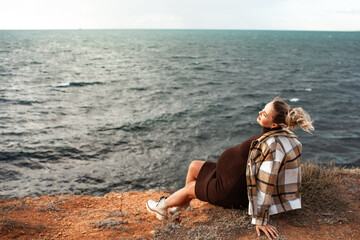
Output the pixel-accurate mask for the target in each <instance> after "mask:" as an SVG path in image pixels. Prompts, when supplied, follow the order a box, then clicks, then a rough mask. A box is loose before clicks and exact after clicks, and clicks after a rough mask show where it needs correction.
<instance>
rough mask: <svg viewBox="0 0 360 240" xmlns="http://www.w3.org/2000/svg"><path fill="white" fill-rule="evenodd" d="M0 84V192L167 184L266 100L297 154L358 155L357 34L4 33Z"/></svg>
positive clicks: (179, 179)
mask: <svg viewBox="0 0 360 240" xmlns="http://www.w3.org/2000/svg"><path fill="white" fill-rule="evenodd" d="M0 83H1V84H0V197H8V198H13V197H14V198H16V197H27V196H39V195H44V194H86V195H93V196H103V195H104V194H107V193H109V192H120V191H143V190H149V189H158V190H169V191H173V190H176V189H178V188H180V187H182V186H183V185H184V183H185V177H186V173H187V169H188V165H189V164H190V163H191V161H192V160H204V161H216V160H217V158H218V157H219V156H220V154H221V153H222V152H223V151H224V150H226V149H227V148H230V147H233V146H236V145H238V144H241V143H242V142H243V141H244V140H246V139H247V138H249V137H250V136H253V135H255V134H258V133H260V132H261V131H262V128H261V127H260V125H259V124H258V123H257V122H256V119H257V116H258V112H259V111H260V110H262V109H263V107H264V106H265V105H266V103H268V102H270V101H271V100H272V99H273V98H274V97H276V96H280V97H281V98H283V99H284V100H286V101H287V102H288V103H289V104H290V105H291V106H292V107H302V108H303V109H305V110H306V111H307V112H308V113H309V114H310V116H311V118H312V120H313V121H314V122H313V124H314V127H315V131H314V132H313V134H309V133H306V132H304V131H302V130H301V129H300V128H299V129H297V130H295V131H294V133H295V134H296V135H297V136H298V137H299V140H300V142H301V143H302V145H303V155H302V161H303V162H307V161H317V162H320V163H324V164H326V163H330V162H332V163H335V164H336V165H342V166H347V167H348V166H350V167H351V166H359V165H360V157H359V156H360V128H359V126H360V114H359V112H360V108H359V106H360V32H317V31H260V30H81V29H79V30H24V31H20V30H16V31H15V30H13V31H7V30H2V31H0Z"/></svg>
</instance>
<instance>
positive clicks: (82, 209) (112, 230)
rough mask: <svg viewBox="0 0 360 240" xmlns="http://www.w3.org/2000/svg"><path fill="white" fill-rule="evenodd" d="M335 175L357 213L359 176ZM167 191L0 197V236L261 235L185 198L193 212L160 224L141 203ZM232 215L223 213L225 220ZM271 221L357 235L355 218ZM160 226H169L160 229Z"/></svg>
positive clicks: (310, 234)
mask: <svg viewBox="0 0 360 240" xmlns="http://www.w3.org/2000/svg"><path fill="white" fill-rule="evenodd" d="M341 178H343V179H345V180H346V181H345V183H344V185H343V187H342V190H343V191H347V188H349V187H348V186H351V187H350V188H351V189H350V188H349V191H347V194H346V195H344V198H346V200H348V201H349V202H351V208H350V209H351V210H348V211H350V212H351V214H353V215H354V214H355V216H360V203H359V202H360V200H359V194H358V193H359V192H360V191H359V183H360V178H359V174H355V175H351V174H345V175H343V176H341ZM347 183H348V185H346V184H347ZM349 184H350V185H349ZM354 188H355V189H354ZM169 194H170V193H169V192H158V191H145V192H120V193H110V194H107V195H105V196H103V197H93V196H79V195H56V196H53V195H44V196H40V197H35V198H24V199H19V200H9V199H2V200H1V203H0V239H49V240H50V239H72V240H73V239H164V238H165V239H166V238H167V239H179V238H180V239H181V238H182V239H187V237H186V236H189V235H176V234H174V235H173V234H172V231H176V228H179V227H181V229H182V231H183V230H184V229H185V230H186V229H188V230H189V229H193V228H195V227H198V228H199V227H202V229H205V230H206V228H205V227H206V226H214V227H216V228H217V229H219V231H221V232H222V233H223V234H222V235H221V236H220V235H219V237H214V239H266V238H265V237H264V235H262V237H257V235H256V233H255V228H254V227H253V226H251V225H249V224H248V223H246V224H247V225H246V224H245V225H244V226H245V227H244V226H243V227H242V228H239V229H237V230H235V231H233V230H231V229H230V230H229V229H228V230H226V229H225V230H226V231H222V230H224V229H222V228H229V227H228V226H227V224H226V221H227V218H226V217H225V218H223V220H221V221H218V220H217V218H220V217H219V216H222V215H224V216H225V215H227V214H230V215H231V214H232V215H233V216H235V215H234V214H238V212H234V211H235V210H230V211H227V210H225V209H222V208H220V207H216V206H213V205H211V204H208V203H204V202H201V201H199V200H193V201H192V202H191V205H192V207H193V210H191V211H184V212H181V214H178V215H176V217H175V218H173V219H171V220H167V221H164V222H160V221H158V220H157V219H156V217H155V216H154V215H151V214H149V213H148V212H147V210H146V207H145V204H146V201H147V200H148V199H159V198H160V197H161V196H168V195H169ZM334 194H339V193H334ZM236 211H239V210H236ZM300 211H301V210H300ZM350 212H349V213H350ZM241 214H242V215H241ZM241 214H240V215H241V216H242V217H244V219H246V222H247V220H248V221H249V222H250V218H249V216H247V215H246V216H245V215H244V214H245V210H244V211H243V212H242V213H241ZM240 215H239V216H240ZM235 217H237V215H236V216H235ZM224 219H225V220H224ZM233 219H234V218H231V217H229V218H228V221H232V220H233ZM357 219H358V218H357ZM275 225H276V226H277V227H278V230H279V231H280V237H279V239H360V230H359V229H360V228H359V222H358V221H352V220H351V221H342V220H339V221H336V222H332V223H330V224H329V223H326V222H321V223H319V224H316V225H314V226H310V225H311V224H310V225H306V224H305V226H297V225H296V224H292V223H289V222H287V221H286V220H284V219H281V218H280V219H277V220H276V223H275ZM165 228H167V229H170V228H172V230H171V231H165V230H162V229H165ZM174 229H175V230H174ZM164 236H165V237H164ZM179 236H180V237H179ZM181 236H182V237H181ZM192 236H194V235H192ZM192 238H193V239H209V238H211V237H207V235H204V234H203V233H201V231H199V232H198V235H197V237H192Z"/></svg>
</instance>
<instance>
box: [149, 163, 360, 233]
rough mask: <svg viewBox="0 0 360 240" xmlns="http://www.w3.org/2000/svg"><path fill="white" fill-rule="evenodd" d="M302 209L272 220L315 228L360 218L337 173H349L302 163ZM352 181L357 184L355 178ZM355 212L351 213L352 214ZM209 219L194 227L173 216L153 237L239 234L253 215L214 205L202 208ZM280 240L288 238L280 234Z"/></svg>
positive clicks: (319, 165) (248, 227) (247, 227)
mask: <svg viewBox="0 0 360 240" xmlns="http://www.w3.org/2000/svg"><path fill="white" fill-rule="evenodd" d="M301 169H302V174H301V176H302V187H301V190H300V191H301V194H302V209H301V210H295V211H290V212H287V213H282V214H278V215H274V216H272V218H271V220H270V223H271V224H273V225H275V226H276V221H277V220H285V221H286V222H287V223H289V224H291V225H294V226H303V227H314V226H317V225H318V224H319V223H327V224H335V223H338V222H349V221H358V222H359V223H360V217H359V215H358V214H356V213H355V211H351V209H350V207H349V202H346V201H344V200H343V199H346V197H344V189H342V188H341V187H340V186H341V184H342V180H341V178H339V177H338V176H339V175H341V174H343V173H344V172H346V170H344V169H343V168H339V167H335V166H334V164H333V163H330V164H328V165H321V164H319V163H317V162H307V163H304V164H302V168H301ZM352 184H357V183H356V181H355V182H353V183H352ZM351 212H353V213H352V214H350V213H351ZM202 213H204V214H208V215H209V216H210V220H209V221H208V222H205V223H199V225H198V226H195V227H191V228H190V227H186V226H183V225H182V224H177V220H178V219H172V220H170V221H168V222H167V223H165V224H164V227H162V228H157V229H156V233H155V237H154V239H169V238H172V239H228V238H229V237H236V235H237V234H246V233H247V232H249V229H252V230H253V226H251V224H250V217H249V216H248V215H247V211H246V210H231V209H224V208H221V207H213V208H211V209H207V210H203V211H202ZM280 239H286V238H284V237H283V236H280Z"/></svg>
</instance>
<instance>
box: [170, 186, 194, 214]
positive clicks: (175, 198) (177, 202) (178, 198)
mask: <svg viewBox="0 0 360 240" xmlns="http://www.w3.org/2000/svg"><path fill="white" fill-rule="evenodd" d="M194 198H196V196H195V181H192V182H189V183H188V184H187V185H186V186H185V187H183V188H181V189H180V190H178V191H176V192H175V193H173V194H172V195H171V196H170V197H168V198H167V199H166V200H165V205H166V207H169V208H171V207H175V206H183V205H185V204H187V203H188V202H190V201H191V199H194Z"/></svg>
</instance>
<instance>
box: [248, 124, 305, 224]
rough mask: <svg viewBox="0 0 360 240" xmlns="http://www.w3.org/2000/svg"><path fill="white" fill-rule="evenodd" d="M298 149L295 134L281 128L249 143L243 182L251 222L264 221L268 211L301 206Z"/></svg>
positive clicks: (270, 212)
mask: <svg viewBox="0 0 360 240" xmlns="http://www.w3.org/2000/svg"><path fill="white" fill-rule="evenodd" d="M301 149H302V145H301V143H300V142H299V141H298V140H297V137H296V136H295V135H294V134H293V133H292V132H291V131H288V130H284V129H280V130H274V131H270V132H267V133H265V134H264V135H262V136H261V137H260V138H259V139H257V140H255V141H253V142H252V143H251V147H250V152H249V158H248V163H247V168H246V182H247V190H248V198H249V215H251V216H252V221H251V222H252V224H256V225H266V224H267V222H268V220H269V215H273V214H276V213H280V212H285V211H289V210H294V209H298V208H301V196H300V192H299V188H300V184H301V172H300V171H301V168H300V167H301Z"/></svg>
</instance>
